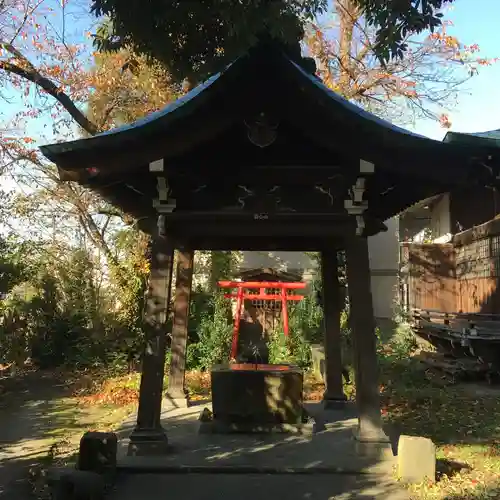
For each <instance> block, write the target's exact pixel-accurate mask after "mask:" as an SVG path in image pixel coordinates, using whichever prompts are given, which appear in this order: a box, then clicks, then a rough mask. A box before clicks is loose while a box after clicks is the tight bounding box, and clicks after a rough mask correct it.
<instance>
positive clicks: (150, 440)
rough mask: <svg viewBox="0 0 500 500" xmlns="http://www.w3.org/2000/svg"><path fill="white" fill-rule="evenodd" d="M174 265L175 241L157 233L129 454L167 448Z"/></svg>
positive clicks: (161, 451)
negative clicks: (164, 410) (165, 402)
mask: <svg viewBox="0 0 500 500" xmlns="http://www.w3.org/2000/svg"><path fill="white" fill-rule="evenodd" d="M172 265H173V246H172V242H171V241H169V240H168V239H167V238H166V237H165V235H164V234H163V233H161V234H156V235H154V236H153V239H152V244H151V272H150V276H149V289H148V295H147V298H146V307H145V324H146V332H145V346H144V354H143V359H142V374H141V384H140V389H139V408H138V411H137V423H136V427H135V429H134V431H133V432H132V434H131V436H130V445H129V450H128V453H129V455H145V454H156V453H164V452H166V451H167V435H166V433H165V431H164V430H163V427H162V425H161V421H160V418H161V405H162V399H163V398H162V396H163V377H164V372H165V348H166V335H167V332H166V322H167V318H168V306H169V302H170V288H171V284H172Z"/></svg>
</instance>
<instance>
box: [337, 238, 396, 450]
mask: <svg viewBox="0 0 500 500" xmlns="http://www.w3.org/2000/svg"><path fill="white" fill-rule="evenodd" d="M346 261H347V279H348V292H349V301H350V315H351V317H350V321H351V325H352V330H353V331H352V344H353V358H354V368H355V375H356V376H355V379H356V404H357V407H358V422H359V425H358V431H357V435H356V437H357V439H358V440H360V441H366V442H388V438H387V436H386V435H385V433H384V431H383V430H382V417H381V412H380V396H379V372H378V362H377V344H376V342H377V341H376V337H375V317H374V314H373V300H372V292H371V278H370V262H369V256H368V241H367V239H366V238H361V237H357V236H352V237H350V238H349V239H348V240H347V248H346Z"/></svg>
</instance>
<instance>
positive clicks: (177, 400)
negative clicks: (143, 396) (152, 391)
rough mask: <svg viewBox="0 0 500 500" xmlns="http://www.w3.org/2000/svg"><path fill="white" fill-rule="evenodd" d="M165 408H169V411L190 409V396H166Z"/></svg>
mask: <svg viewBox="0 0 500 500" xmlns="http://www.w3.org/2000/svg"><path fill="white" fill-rule="evenodd" d="M164 406H165V407H166V408H168V409H169V410H172V409H174V410H175V409H176V408H189V406H190V404H189V396H188V395H187V394H186V395H184V396H182V395H179V394H174V395H170V394H168V393H167V394H165V402H164Z"/></svg>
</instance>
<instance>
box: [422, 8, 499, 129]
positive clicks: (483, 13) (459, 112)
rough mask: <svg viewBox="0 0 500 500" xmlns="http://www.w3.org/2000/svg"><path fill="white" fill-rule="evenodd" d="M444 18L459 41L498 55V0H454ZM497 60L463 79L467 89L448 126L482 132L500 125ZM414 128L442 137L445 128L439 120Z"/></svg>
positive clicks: (423, 122)
mask: <svg viewBox="0 0 500 500" xmlns="http://www.w3.org/2000/svg"><path fill="white" fill-rule="evenodd" d="M446 18H447V19H450V20H451V21H452V22H453V24H454V26H453V27H452V28H450V29H449V30H448V31H449V32H450V34H453V35H454V36H457V37H458V38H459V39H460V41H462V42H463V43H466V44H468V45H471V44H473V43H477V44H478V45H479V46H480V48H481V56H485V57H491V58H492V57H500V24H499V21H500V0H456V2H455V3H454V7H453V9H452V10H450V11H449V12H447V14H446ZM499 82H500V62H498V63H496V64H494V65H492V66H491V67H483V68H480V71H479V75H477V76H475V77H474V78H472V79H471V80H470V81H469V82H467V83H466V85H465V86H466V88H467V92H464V93H463V94H462V95H460V97H459V102H458V105H457V106H456V107H455V108H454V109H453V111H452V112H451V113H450V118H451V122H452V128H451V130H454V131H456V132H483V131H486V130H494V129H500V86H499ZM414 130H415V131H417V132H419V133H421V134H423V135H427V136H429V137H432V138H433V139H442V138H443V137H444V134H445V133H446V130H444V129H442V128H441V127H440V126H439V124H436V123H432V122H429V121H420V122H418V123H417V124H416V126H415V128H414Z"/></svg>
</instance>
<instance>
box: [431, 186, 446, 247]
mask: <svg viewBox="0 0 500 500" xmlns="http://www.w3.org/2000/svg"><path fill="white" fill-rule="evenodd" d="M431 234H432V240H433V241H434V242H435V243H446V242H447V241H449V239H450V238H451V220H450V195H449V194H448V193H446V194H444V195H443V196H442V197H441V198H440V199H439V200H438V201H437V202H436V203H435V204H434V205H433V206H432V208H431Z"/></svg>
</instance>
